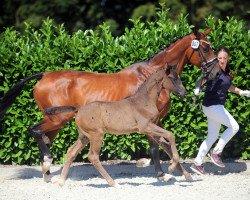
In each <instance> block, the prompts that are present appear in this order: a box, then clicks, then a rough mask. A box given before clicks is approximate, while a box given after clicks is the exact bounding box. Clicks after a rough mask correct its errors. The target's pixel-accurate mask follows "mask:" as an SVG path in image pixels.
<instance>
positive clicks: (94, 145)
mask: <svg viewBox="0 0 250 200" xmlns="http://www.w3.org/2000/svg"><path fill="white" fill-rule="evenodd" d="M94 134H95V136H96V137H93V138H91V139H90V148H89V154H88V159H89V161H90V162H91V163H92V164H93V165H94V167H95V168H96V169H97V170H98V171H99V172H100V174H101V175H102V176H103V178H105V179H106V181H107V182H108V184H109V185H110V186H111V187H119V185H118V184H117V183H116V182H115V181H114V180H113V179H112V178H111V177H110V175H109V174H108V172H107V171H106V170H105V169H104V168H103V166H102V164H101V162H100V160H99V154H100V150H101V144H102V140H103V137H101V136H100V137H99V135H101V134H98V133H94Z"/></svg>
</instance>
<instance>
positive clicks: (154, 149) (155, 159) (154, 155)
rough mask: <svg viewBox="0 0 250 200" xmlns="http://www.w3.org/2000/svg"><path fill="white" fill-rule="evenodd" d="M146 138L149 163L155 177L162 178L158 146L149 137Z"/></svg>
mask: <svg viewBox="0 0 250 200" xmlns="http://www.w3.org/2000/svg"><path fill="white" fill-rule="evenodd" d="M147 138H148V142H149V147H150V150H149V152H150V157H151V163H152V164H154V167H155V172H156V175H157V177H162V176H164V175H165V173H164V172H163V170H162V167H161V164H160V153H159V144H158V143H157V142H156V141H155V140H154V139H153V138H152V137H151V136H148V135H147Z"/></svg>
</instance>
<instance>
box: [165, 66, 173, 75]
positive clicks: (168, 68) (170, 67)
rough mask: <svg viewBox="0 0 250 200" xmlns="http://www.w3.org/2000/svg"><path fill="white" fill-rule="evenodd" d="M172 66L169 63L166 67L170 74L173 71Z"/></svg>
mask: <svg viewBox="0 0 250 200" xmlns="http://www.w3.org/2000/svg"><path fill="white" fill-rule="evenodd" d="M171 69H172V66H171V65H168V67H167V69H166V74H167V75H169V74H170V72H171Z"/></svg>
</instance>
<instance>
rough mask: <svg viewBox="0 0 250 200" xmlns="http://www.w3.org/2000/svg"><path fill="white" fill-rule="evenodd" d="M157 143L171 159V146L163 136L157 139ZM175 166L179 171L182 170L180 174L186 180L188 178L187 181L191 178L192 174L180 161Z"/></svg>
mask: <svg viewBox="0 0 250 200" xmlns="http://www.w3.org/2000/svg"><path fill="white" fill-rule="evenodd" d="M159 143H160V145H161V147H162V148H163V150H164V151H165V152H166V153H167V154H168V156H169V157H170V158H171V159H172V157H173V154H172V151H171V146H170V145H169V143H168V142H167V141H166V140H165V139H164V138H161V139H160V140H159ZM176 167H177V169H178V170H179V171H180V172H182V174H183V175H184V176H185V178H186V180H189V181H191V180H193V178H192V176H191V175H190V174H189V173H188V172H187V171H186V170H185V168H184V167H183V166H182V165H181V164H180V162H178V164H177V166H176Z"/></svg>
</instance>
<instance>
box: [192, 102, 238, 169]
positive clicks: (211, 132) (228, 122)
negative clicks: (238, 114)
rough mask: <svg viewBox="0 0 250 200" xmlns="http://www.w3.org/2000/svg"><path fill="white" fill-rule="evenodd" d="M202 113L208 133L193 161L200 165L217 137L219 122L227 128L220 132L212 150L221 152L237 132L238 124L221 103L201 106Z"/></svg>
mask: <svg viewBox="0 0 250 200" xmlns="http://www.w3.org/2000/svg"><path fill="white" fill-rule="evenodd" d="M202 110H203V112H204V114H205V115H206V116H207V121H208V135H207V138H206V139H205V140H204V141H203V142H202V144H201V146H200V148H199V152H198V155H197V157H196V158H195V163H196V164H197V165H201V164H202V163H204V160H205V157H206V155H207V153H208V151H209V150H210V148H211V147H212V145H213V144H214V143H215V142H216V140H217V139H218V137H219V132H220V127H221V124H223V125H225V126H226V127H227V129H226V130H225V131H224V132H223V133H222V135H221V137H220V139H219V141H218V143H217V145H216V146H215V148H214V150H213V151H214V152H216V153H221V152H222V151H223V149H224V147H225V146H226V144H227V143H228V142H229V140H230V139H231V138H232V137H233V136H234V135H235V134H236V133H237V132H238V130H239V124H238V123H237V122H236V121H235V119H234V118H233V116H232V115H231V114H230V113H229V112H228V111H227V110H226V109H225V108H224V106H223V105H213V106H209V107H206V106H202Z"/></svg>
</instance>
